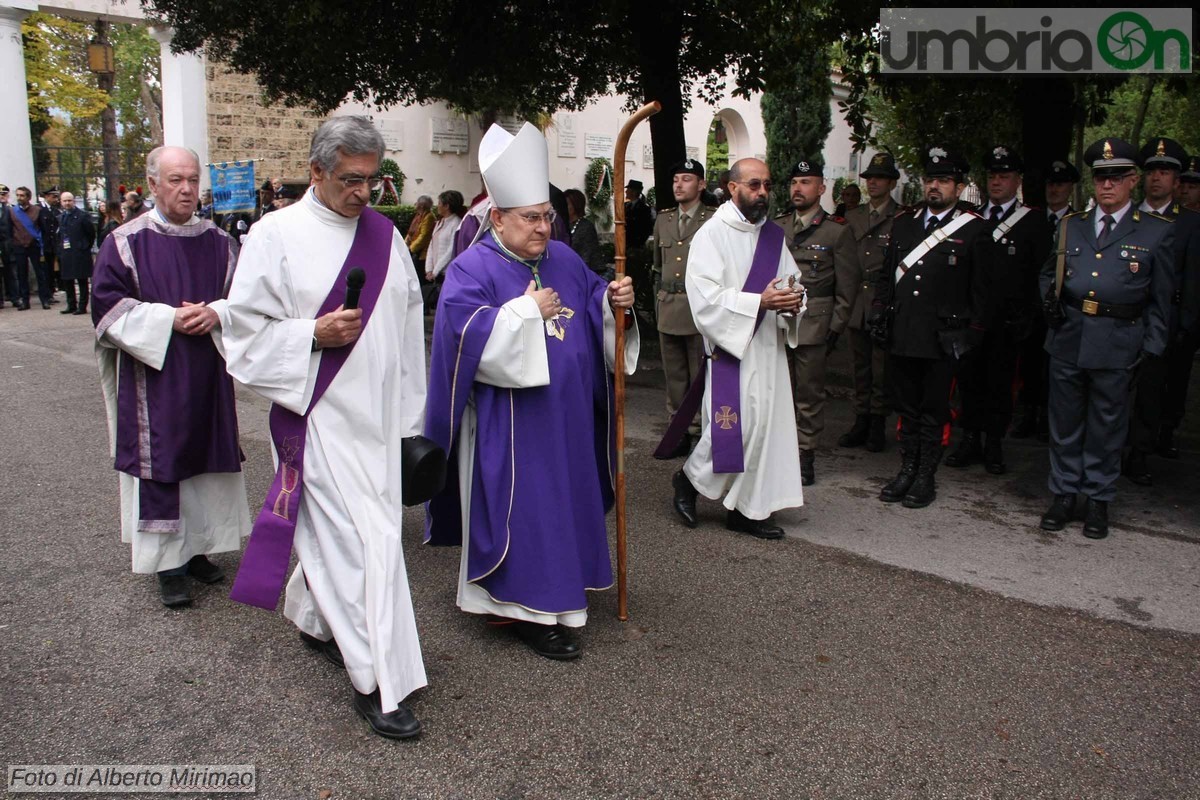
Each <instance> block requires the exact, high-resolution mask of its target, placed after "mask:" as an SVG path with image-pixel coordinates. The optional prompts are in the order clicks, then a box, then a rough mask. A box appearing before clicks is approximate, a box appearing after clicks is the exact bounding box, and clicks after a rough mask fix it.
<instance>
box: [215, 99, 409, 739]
mask: <svg viewBox="0 0 1200 800" xmlns="http://www.w3.org/2000/svg"><path fill="white" fill-rule="evenodd" d="M383 154H384V143H383V138H382V137H381V136H380V134H379V132H378V131H377V130H376V129H375V126H374V125H373V124H372V123H371V121H370V120H368V119H366V118H365V117H352V116H342V117H333V118H332V119H330V120H328V121H326V122H325V123H324V124H322V125H321V127H320V128H319V129H318V130H317V132H316V134H315V135H314V136H313V141H312V149H311V152H310V155H309V165H310V169H311V181H312V185H311V186H310V187H309V190H308V192H307V193H306V194H305V195H304V198H303V199H302V200H301V201H300V202H298V203H295V204H293V205H291V206H289V207H287V208H285V209H282V210H279V211H276V212H275V213H273V214H269V215H267V216H266V217H264V218H263V219H262V220H261V221H260V222H259V223H258V224H256V225H255V226H254V227H253V228H252V229H251V231H250V234H249V235H248V236H247V237H246V242H245V246H244V247H243V249H242V256H241V260H240V262H239V269H238V272H237V275H236V276H235V278H234V281H233V286H232V288H231V290H230V292H229V322H228V324H227V325H226V327H225V330H224V338H225V346H226V350H227V353H228V361H229V372H230V374H232V375H233V376H234V377H235V378H236V379H237V380H238V381H240V382H242V383H243V384H245V385H246V386H248V387H249V388H250V389H252V390H254V391H255V392H257V393H258V394H260V395H262V396H263V397H265V398H267V399H269V400H271V401H272V403H274V405H273V406H272V409H271V438H272V443H273V445H274V455H275V463H276V469H277V472H276V476H275V481H274V483H273V485H272V487H271V490H270V491H269V492H268V496H267V501H266V502H265V503H264V506H263V510H262V511H261V512H260V514H259V516H258V519H257V521H256V522H255V526H254V533H253V535H252V536H251V539H250V542H249V543H248V545H247V547H246V554H245V556H244V557H243V559H242V566H241V569H240V570H239V572H238V577H237V581H236V582H235V584H234V591H233V595H232V596H233V598H234V599H235V600H239V601H241V602H246V603H250V604H252V605H258V606H260V607H264V608H272V609H273V608H274V607H275V605H276V602H277V601H278V597H279V592H280V589H281V586H282V583H283V581H284V577H285V571H286V569H287V564H288V556H289V554H290V552H291V550H292V546H293V544H294V547H295V551H296V554H297V555H298V557H299V561H300V564H299V566H298V567H297V569H296V570H295V571H294V572H293V573H292V576H291V580H290V582H288V584H287V598H286V601H285V604H284V614H285V615H286V616H287V617H288V618H289V619H291V620H292V621H293V622H294V623H295V624H296V627H298V628H299V629H300V635H301V638H302V639H303V640H304V642H305V643H306V644H308V645H309V646H310V647H312V648H314V649H316V650H317V651H318V652H320V653H322V654H323V655H324V656H325V657H326V658H327V659H329V660H330V661H332V662H334V663H336V664H343V663H344V665H345V668H346V671H347V673H348V674H349V677H350V682H351V683H352V684H353V686H354V692H355V694H354V708H355V710H356V711H358V713H359V714H360V715H362V716H363V717H364V718H365V719H366V720H367V722H368V723H369V724H370V726H371V728H372V730H374V731H375V733H377V734H379V735H381V736H386V737H389V738H395V739H403V738H409V737H412V736H416V735H417V734H418V733H419V732H420V730H421V724H420V722H418V721H417V719H416V717H415V716H414V715H413V713H412V711H411V709H409V708H408V706H407V705H406V704H405V703H404V702H403V700H404V699H405V698H406V697H407V696H408V695H409V694H411V693H412V692H414V691H416V690H417V689H419V688H421V687H422V686H424V685H425V683H426V679H425V668H424V665H423V663H422V660H421V649H420V645H419V643H418V640H417V627H416V622H415V619H414V617H413V608H412V599H411V596H410V594H409V588H408V578H407V574H406V571H405V564H404V554H403V551H402V550H401V540H400V534H401V513H402V506H401V474H400V469H401V441H402V440H403V439H404V438H406V437H409V436H413V435H416V434H419V433H420V432H421V428H422V424H423V417H424V407H425V386H426V379H425V337H424V333H423V327H422V318H423V313H422V303H421V293H420V289H419V286H418V283H417V277H416V273H415V272H414V269H413V264H412V260H411V258H410V256H409V253H408V248H407V247H405V246H404V240H403V238H401V236H400V235H399V233H398V232H397V231H396V230H395V229H394V227H393V226H392V224H391V222H390V221H389V220H388V219H387V218H385V217H383V216H382V215H380V214H378V213H376V212H375V211H373V210H371V209H369V208H368V207H367V206H368V203H369V201H370V199H371V192H372V190H373V189H374V188H377V187H378V185H379V184H380V183H381V178H380V176H379V165H380V161H381V160H382V158H383ZM354 273H357V274H358V276H359V277H362V279H363V280H362V282H361V290H360V292H355V293H356V294H359V297H357V298H356V299H357V302H354V300H355V298H353V297H352V295H351V294H350V292H351V290H350V289H348V284H349V283H352V282H356V280H355V275H354ZM343 306H349V307H350V308H344V307H343ZM354 306H357V308H354Z"/></svg>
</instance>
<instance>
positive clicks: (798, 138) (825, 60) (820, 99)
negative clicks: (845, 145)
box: [762, 47, 833, 211]
mask: <svg viewBox="0 0 1200 800" xmlns="http://www.w3.org/2000/svg"><path fill="white" fill-rule="evenodd" d="M829 94H830V85H829V50H828V48H825V47H815V48H811V49H809V50H807V51H804V52H801V53H799V54H797V56H796V57H795V59H794V60H793V62H792V63H791V65H789V68H788V69H786V70H783V71H781V72H779V73H778V74H777V75H776V76H773V78H772V80H771V85H770V86H768V88H767V91H766V92H764V93H763V96H762V116H763V126H764V127H765V128H766V135H767V163H768V164H769V165H770V166H771V172H772V179H773V180H774V181H775V190H774V192H772V200H773V202H774V206H775V209H776V210H777V211H782V210H783V209H786V208H788V207H789V205H790V200H789V193H788V187H787V176H788V172H790V171H791V168H792V166H793V165H794V164H796V163H797V162H798V161H811V162H813V163H817V164H824V163H825V156H824V154H823V152H822V149H823V148H824V145H825V139H826V137H828V136H829V131H830V130H832V129H833V115H832V113H831V112H830V110H829Z"/></svg>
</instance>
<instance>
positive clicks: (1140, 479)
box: [1122, 449, 1154, 486]
mask: <svg viewBox="0 0 1200 800" xmlns="http://www.w3.org/2000/svg"><path fill="white" fill-rule="evenodd" d="M1122 472H1124V473H1125V477H1126V478H1129V480H1131V481H1133V482H1134V483H1136V484H1137V485H1138V486H1153V485H1154V475H1153V474H1151V472H1150V467H1149V466H1147V465H1146V454H1145V453H1143V452H1142V451H1141V450H1136V449H1135V450H1130V451H1129V456H1128V457H1127V458H1126V459H1125V469H1123V470H1122Z"/></svg>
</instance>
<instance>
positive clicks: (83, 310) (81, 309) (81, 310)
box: [73, 308, 88, 317]
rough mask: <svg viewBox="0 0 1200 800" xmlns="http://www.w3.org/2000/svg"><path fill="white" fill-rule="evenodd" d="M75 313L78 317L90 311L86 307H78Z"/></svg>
mask: <svg viewBox="0 0 1200 800" xmlns="http://www.w3.org/2000/svg"><path fill="white" fill-rule="evenodd" d="M73 313H74V314H75V316H77V317H82V316H83V315H84V314H86V313H88V310H87V309H86V308H77V309H75V311H74V312H73Z"/></svg>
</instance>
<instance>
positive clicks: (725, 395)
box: [654, 222, 783, 473]
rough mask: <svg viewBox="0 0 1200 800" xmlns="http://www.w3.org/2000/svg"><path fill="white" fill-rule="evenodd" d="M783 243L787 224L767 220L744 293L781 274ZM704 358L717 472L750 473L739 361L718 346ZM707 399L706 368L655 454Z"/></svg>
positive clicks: (671, 443)
mask: <svg viewBox="0 0 1200 800" xmlns="http://www.w3.org/2000/svg"><path fill="white" fill-rule="evenodd" d="M782 247H783V228H781V227H779V226H778V225H774V224H772V223H770V222H768V223H767V224H766V225H763V226H762V228H761V229H760V230H759V234H758V244H756V245H755V246H754V259H753V261H751V262H750V274H748V275H747V276H746V283H745V284H744V285H743V286H742V291H743V292H749V293H751V294H762V293H763V291H764V290H765V289H766V288H767V286H769V285H770V283H771V281H772V280H774V279H775V277H776V275H777V274H778V272H779V253H780V248H782ZM766 313H767V312H766V310H765V309H759V312H758V319H757V320H756V321H755V323H754V332H755V333H758V326H759V325H761V324H762V321H763V318H764V317H765V316H766ZM705 360H706V362H707V363H708V365H709V372H710V373H711V375H712V401H711V403H710V404H709V405H710V408H711V409H712V414H713V418H712V420H711V424H710V425H709V431H710V432H711V437H712V458H713V472H715V473H737V472H745V471H746V463H745V452H744V450H743V445H742V415H741V410H742V384H741V367H742V362H741V359H739V358H735V357H734V356H732V355H730V354H729V353H727V352H725V351H724V350H722V349H721V348H720V347H714V348H713V352H712V355H711V356H708V357H707V358H706V359H705ZM703 399H704V371H703V370H701V371H700V374H699V375H697V376H696V380H695V381H693V382H692V385H691V386H690V387H689V388H688V391H687V394H686V395H684V398H683V401H682V402H681V403H680V404H679V408H678V409H676V410H675V415H674V416H673V417H671V424H670V425H668V426H667V432H666V434H664V435H663V438H662V441H661V442H659V444H658V448H657V449H656V450H655V451H654V457H655V458H669V457H670V454H671V452H672V451H674V450H675V448H676V446H677V445H678V444H679V442H680V441H681V440H682V439H683V435H684V434H685V433H686V432H687V428H688V424H689V423H690V422H691V421H692V418H693V417H695V416H696V411H697V410H699V408H700V402H701V400H703Z"/></svg>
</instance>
